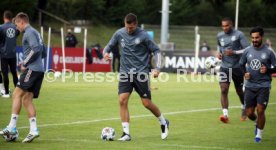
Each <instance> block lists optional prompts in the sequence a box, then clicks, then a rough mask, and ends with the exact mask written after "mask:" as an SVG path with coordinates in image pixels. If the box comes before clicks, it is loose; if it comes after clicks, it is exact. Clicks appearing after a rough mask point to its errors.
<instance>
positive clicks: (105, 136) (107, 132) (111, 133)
mask: <svg viewBox="0 0 276 150" xmlns="http://www.w3.org/2000/svg"><path fill="white" fill-rule="evenodd" d="M114 138H115V130H114V129H113V128H111V127H105V128H103V130H102V134H101V139H102V140H104V141H113V140H114Z"/></svg>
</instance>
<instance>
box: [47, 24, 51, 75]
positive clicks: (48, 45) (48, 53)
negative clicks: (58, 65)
mask: <svg viewBox="0 0 276 150" xmlns="http://www.w3.org/2000/svg"><path fill="white" fill-rule="evenodd" d="M50 45H51V27H49V30H48V44H47V57H46V72H48V71H49V58H50V56H49V55H50Z"/></svg>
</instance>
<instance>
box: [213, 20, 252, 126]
mask: <svg viewBox="0 0 276 150" xmlns="http://www.w3.org/2000/svg"><path fill="white" fill-rule="evenodd" d="M221 25H222V29H223V31H222V32H219V33H218V35H217V42H218V54H217V58H218V59H221V60H222V62H221V67H220V71H219V76H220V81H219V82H220V90H221V106H222V112H223V115H221V116H220V120H221V121H222V122H223V123H228V122H229V114H228V106H229V102H228V91H229V86H230V82H231V80H232V79H233V81H234V84H235V89H236V93H237V94H238V96H239V99H240V102H241V104H242V113H241V120H242V121H244V120H245V119H246V114H245V109H244V93H243V74H242V72H241V69H240V66H239V60H240V57H241V53H242V52H243V49H244V48H246V47H248V46H249V42H248V41H247V39H246V37H245V36H244V34H243V33H242V32H241V31H239V30H235V29H233V23H232V20H231V19H230V18H224V19H222V21H221Z"/></svg>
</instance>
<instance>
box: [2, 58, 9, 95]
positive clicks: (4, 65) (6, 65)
mask: <svg viewBox="0 0 276 150" xmlns="http://www.w3.org/2000/svg"><path fill="white" fill-rule="evenodd" d="M1 70H2V74H3V79H4V87H5V92H4V94H3V95H2V97H4V98H9V97H10V91H9V62H8V59H6V58H2V59H1Z"/></svg>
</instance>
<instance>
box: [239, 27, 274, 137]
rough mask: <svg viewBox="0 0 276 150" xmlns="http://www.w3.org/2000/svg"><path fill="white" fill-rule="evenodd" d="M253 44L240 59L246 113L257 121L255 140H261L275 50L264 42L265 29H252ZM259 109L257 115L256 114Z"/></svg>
mask: <svg viewBox="0 0 276 150" xmlns="http://www.w3.org/2000/svg"><path fill="white" fill-rule="evenodd" d="M250 35H251V41H252V44H253V45H252V46H250V47H249V48H246V49H245V52H244V53H243V54H242V58H241V60H240V66H241V68H242V71H243V72H244V78H245V79H247V80H248V82H246V84H245V97H244V98H245V104H246V114H247V116H248V118H249V119H250V120H253V121H256V129H255V134H256V136H255V141H256V142H261V140H262V134H263V129H264V126H265V120H266V119H265V110H266V107H267V105H268V101H269V93H270V88H271V80H272V78H271V73H275V72H276V58H275V53H274V51H271V50H270V49H269V47H268V46H266V45H265V44H263V36H264V30H263V28H261V27H254V28H253V29H252V30H251V31H250ZM255 108H256V109H257V115H256V114H255Z"/></svg>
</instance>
